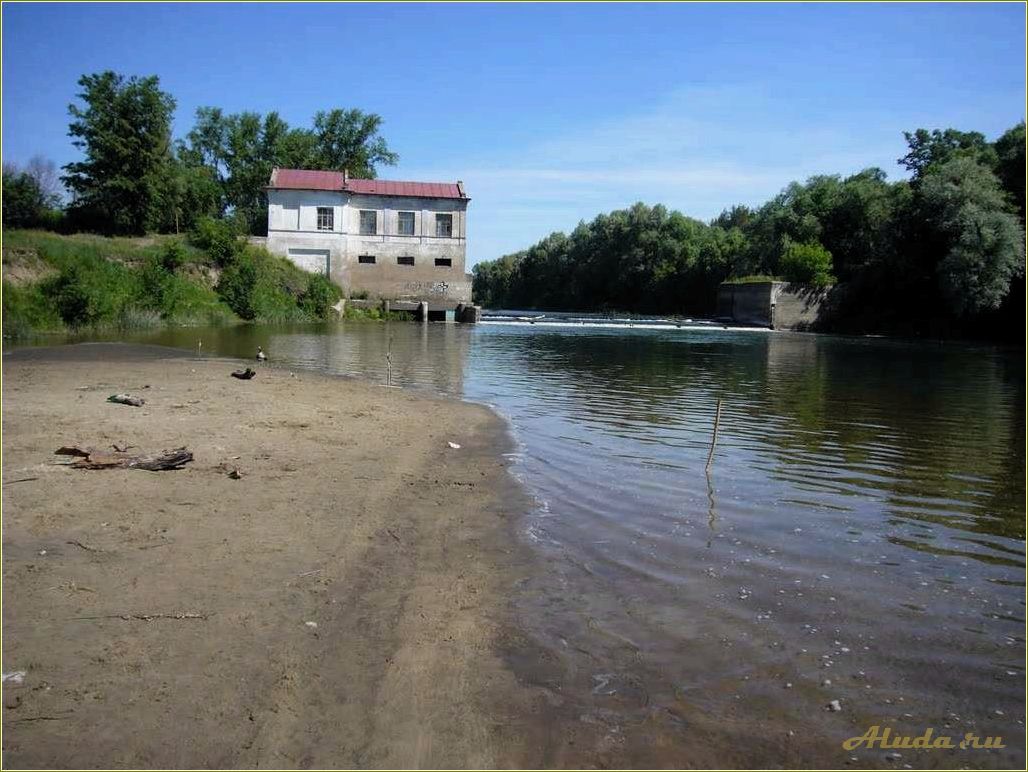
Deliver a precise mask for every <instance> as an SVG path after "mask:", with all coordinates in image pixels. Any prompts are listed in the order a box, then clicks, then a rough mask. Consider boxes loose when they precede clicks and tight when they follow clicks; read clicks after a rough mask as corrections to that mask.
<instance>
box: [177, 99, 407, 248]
mask: <svg viewBox="0 0 1028 772" xmlns="http://www.w3.org/2000/svg"><path fill="white" fill-rule="evenodd" d="M381 122H382V119H381V118H380V117H379V116H377V115H373V114H367V113H363V112H361V111H360V110H339V109H336V110H330V111H328V112H319V113H317V115H315V117H314V127H313V128H312V129H306V128H299V127H290V126H289V125H288V124H287V123H286V121H285V120H283V119H282V118H281V116H279V114H278V113H276V112H271V113H268V114H267V115H264V116H262V115H260V114H259V113H254V112H244V113H236V114H226V113H224V112H223V111H222V110H220V109H219V108H216V107H202V108H200V109H198V110H197V112H196V121H195V124H194V126H193V129H192V130H191V131H190V132H189V134H188V135H187V137H186V141H185V142H183V143H180V147H179V157H180V158H181V159H182V161H183V163H185V164H187V165H191V166H197V167H203V168H206V169H209V170H210V174H211V175H212V176H213V178H214V179H216V180H217V183H218V185H219V186H220V187H221V190H222V206H223V209H225V210H226V211H230V212H231V213H232V215H233V217H234V219H235V220H236V221H237V222H239V224H240V225H241V227H243V228H245V229H247V230H248V231H249V232H251V233H258V234H259V233H264V229H265V228H266V227H267V196H266V195H265V192H264V186H265V185H266V184H267V183H268V178H269V177H270V175H271V170H272V169H273V168H274V167H276V166H278V167H287V168H300V169H325V170H333V171H342V170H343V169H348V170H349V172H350V173H351V175H353V176H355V177H361V176H363V177H374V176H375V174H376V166H377V165H380V164H393V163H396V159H397V156H396V154H395V153H393V152H392V151H390V150H389V148H388V146H387V145H386V142H385V140H384V139H383V138H382V137H381V136H380V135H379V133H378V131H379V128H380V126H381Z"/></svg>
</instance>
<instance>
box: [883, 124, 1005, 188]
mask: <svg viewBox="0 0 1028 772" xmlns="http://www.w3.org/2000/svg"><path fill="white" fill-rule="evenodd" d="M903 136H904V137H905V138H906V140H907V147H908V148H909V150H908V152H907V154H906V155H905V156H903V157H902V158H900V159H899V160H898V161H897V162H896V163H898V164H900V165H902V166H904V167H905V168H906V169H907V170H908V171H911V172H913V173H914V178H915V179H920V178H921V177H923V176H924V175H925V174H926V173H927V172H928V171H929V170H930V169H931V168H933V167H938V166H941V165H942V164H944V163H946V162H947V161H949V160H950V159H952V158H971V159H973V160H975V161H980V162H981V163H983V164H985V165H986V166H987V167H989V168H993V167H994V166H995V165H996V151H995V149H994V148H993V147H992V145H991V144H990V143H989V142H987V141H986V139H985V135H984V134H982V133H980V132H977V131H959V130H958V129H945V130H942V131H940V130H939V129H934V130H932V131H928V130H927V129H917V131H914V132H909V131H905V132H903Z"/></svg>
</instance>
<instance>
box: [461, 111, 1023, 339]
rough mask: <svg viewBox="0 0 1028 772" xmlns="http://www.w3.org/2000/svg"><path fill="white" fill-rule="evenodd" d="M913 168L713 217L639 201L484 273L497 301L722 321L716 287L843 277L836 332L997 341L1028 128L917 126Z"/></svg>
mask: <svg viewBox="0 0 1028 772" xmlns="http://www.w3.org/2000/svg"><path fill="white" fill-rule="evenodd" d="M905 136H906V139H907V145H908V150H909V152H908V153H907V154H906V155H905V156H904V157H903V158H901V159H899V163H900V164H901V165H903V166H904V167H905V168H906V169H907V170H909V172H910V175H911V176H910V179H907V180H900V181H897V182H889V181H888V180H887V178H886V175H885V172H883V171H882V170H881V169H877V168H871V169H865V170H864V171H861V172H859V173H857V174H854V175H852V176H849V177H845V178H843V177H840V176H839V175H821V176H816V177H812V178H810V179H808V180H807V181H806V182H804V183H799V182H794V183H792V184H790V185H789V186H787V187H786V188H785V189H784V190H783V191H782V192H781V193H780V194H778V195H777V196H775V197H774V198H773V199H771V200H770V201H768V202H767V203H765V204H764V205H763V206H760V207H758V208H753V209H751V208H748V207H745V206H735V207H732V208H731V209H727V210H725V211H724V212H722V213H721V215H719V216H718V217H717V218H715V219H714V220H713V221H712V222H709V223H704V222H700V221H698V220H695V219H692V218H689V217H686V216H685V215H683V214H681V213H679V212H674V211H668V210H667V209H666V208H664V207H663V206H659V205H658V206H653V207H650V206H646V205H644V204H641V203H640V204H636V205H634V206H632V207H631V208H629V209H625V210H620V211H615V212H611V213H609V214H603V215H600V216H598V217H597V218H596V219H594V220H593V221H592V222H590V223H585V222H582V223H580V224H579V225H578V227H577V228H575V230H574V231H572V232H571V233H570V234H564V233H554V234H551V235H550V236H547V237H546V238H544V239H543V240H542V241H540V242H539V243H537V244H535V245H534V246H532V247H529V248H528V249H526V250H524V251H521V252H517V253H515V254H512V255H506V256H504V257H501V258H499V259H497V260H493V261H489V262H483V263H479V264H478V265H476V266H475V268H474V292H475V298H476V301H477V302H480V303H483V304H485V305H487V306H490V307H493V308H536V309H554V310H555V309H576V310H601V311H602V310H618V311H628V312H640V313H671V314H674V313H679V314H709V313H711V312H712V311H713V305H714V301H715V297H716V288H717V285H718V284H719V283H720V282H722V281H725V280H730V279H736V278H744V277H749V276H754V275H757V276H759V275H764V276H775V277H780V278H783V279H785V280H789V281H801V282H807V283H814V284H823V285H824V284H834V283H836V282H839V283H840V286H839V290H840V291H838V292H836V293H833V303H834V307H833V314H832V315H831V316H830V317H829V320H828V322H829V324H831V326H832V327H833V328H835V329H840V330H851V331H867V330H891V331H898V332H907V333H922V332H927V333H931V334H950V333H971V334H976V333H980V332H989V331H990V329H992V330H995V329H996V328H998V327H999V326H1001V325H1003V324H1006V323H1008V322H1009V323H1011V324H1016V325H1017V328H1016V329H1017V330H1020V329H1021V327H1020V325H1021V323H1022V322H1023V313H1024V279H1023V276H1024V259H1025V235H1024V234H1025V231H1024V222H1025V125H1024V123H1023V122H1022V123H1020V124H1018V125H1017V126H1015V127H1013V128H1012V129H1010V130H1008V131H1007V132H1006V133H1004V134H1003V135H1002V136H1001V137H1000V138H999V139H997V140H996V141H995V142H989V141H987V140H986V138H985V137H984V136H983V135H982V134H980V133H977V132H961V131H956V130H953V129H947V130H945V131H926V130H924V129H919V130H918V131H915V132H913V133H908V134H906V135H905Z"/></svg>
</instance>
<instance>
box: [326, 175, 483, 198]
mask: <svg viewBox="0 0 1028 772" xmlns="http://www.w3.org/2000/svg"><path fill="white" fill-rule="evenodd" d="M346 189H347V190H348V191H350V192H351V193H361V194H363V195H370V196H422V197H426V198H464V195H463V194H462V193H461V191H460V188H459V187H458V186H457V185H456V184H454V183H452V182H399V181H396V180H355V179H350V180H348V181H347V183H346Z"/></svg>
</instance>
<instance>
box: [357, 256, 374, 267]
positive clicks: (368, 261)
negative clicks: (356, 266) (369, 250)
mask: <svg viewBox="0 0 1028 772" xmlns="http://www.w3.org/2000/svg"><path fill="white" fill-rule="evenodd" d="M357 262H358V263H360V264H361V265H374V264H375V256H374V255H357Z"/></svg>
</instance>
